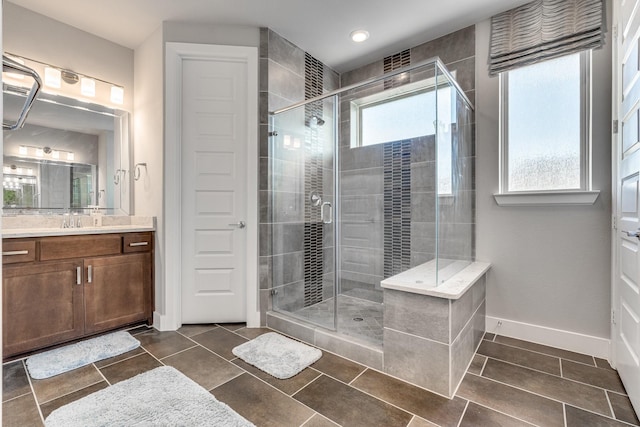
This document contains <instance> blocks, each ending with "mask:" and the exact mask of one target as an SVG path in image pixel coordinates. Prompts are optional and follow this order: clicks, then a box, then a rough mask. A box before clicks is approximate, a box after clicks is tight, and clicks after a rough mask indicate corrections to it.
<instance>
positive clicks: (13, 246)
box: [2, 240, 36, 264]
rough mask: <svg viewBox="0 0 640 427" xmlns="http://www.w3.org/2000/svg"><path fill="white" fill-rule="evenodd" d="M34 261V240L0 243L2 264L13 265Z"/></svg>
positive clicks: (4, 241)
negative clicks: (0, 245)
mask: <svg viewBox="0 0 640 427" xmlns="http://www.w3.org/2000/svg"><path fill="white" fill-rule="evenodd" d="M35 260H36V242H35V240H28V241H24V240H23V241H20V240H18V241H15V240H3V241H2V263H3V264H13V263H17V262H30V261H35Z"/></svg>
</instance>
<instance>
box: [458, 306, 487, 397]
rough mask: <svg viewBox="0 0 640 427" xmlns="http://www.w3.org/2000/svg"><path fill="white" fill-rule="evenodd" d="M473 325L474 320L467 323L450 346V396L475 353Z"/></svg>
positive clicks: (477, 314)
mask: <svg viewBox="0 0 640 427" xmlns="http://www.w3.org/2000/svg"><path fill="white" fill-rule="evenodd" d="M476 316H480V313H476ZM475 325H476V322H475V318H474V319H473V320H472V321H471V322H469V323H467V325H466V327H465V328H464V329H463V330H462V331H461V332H460V335H458V337H457V338H456V340H455V341H454V342H453V344H452V345H451V394H453V393H454V392H455V390H456V389H457V388H458V384H460V382H461V381H462V378H463V377H464V374H465V371H466V370H467V367H468V366H469V364H470V363H471V360H473V355H474V353H475V351H476V346H475V345H474V344H475V343H474V336H475Z"/></svg>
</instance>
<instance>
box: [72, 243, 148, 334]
mask: <svg viewBox="0 0 640 427" xmlns="http://www.w3.org/2000/svg"><path fill="white" fill-rule="evenodd" d="M84 264H85V274H86V278H85V290H84V292H85V313H86V323H85V329H86V332H87V333H94V332H100V331H104V330H107V329H112V328H117V327H119V326H123V325H127V324H129V323H134V322H139V321H142V320H146V319H148V318H149V317H150V316H151V254H150V253H134V254H130V255H121V256H117V257H103V258H91V259H85V262H84Z"/></svg>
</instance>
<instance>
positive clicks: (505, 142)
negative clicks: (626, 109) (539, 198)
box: [500, 51, 591, 194]
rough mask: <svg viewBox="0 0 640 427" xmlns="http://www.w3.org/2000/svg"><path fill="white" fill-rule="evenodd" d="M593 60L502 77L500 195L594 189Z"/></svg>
mask: <svg viewBox="0 0 640 427" xmlns="http://www.w3.org/2000/svg"><path fill="white" fill-rule="evenodd" d="M590 59H591V52H590V51H589V52H583V53H577V54H573V55H567V56H563V57H560V58H557V59H552V60H548V61H544V62H541V63H538V64H534V65H530V66H526V67H522V68H518V69H515V70H512V71H509V72H505V73H502V74H501V77H500V79H501V129H502V131H501V157H502V159H501V166H502V168H501V191H500V192H501V193H503V194H509V193H524V192H563V191H564V192H576V191H589V190H590V179H589V165H590V163H589V143H590V142H589V134H590V108H589V107H590V102H589V100H590V96H589V88H590V73H589V69H590Z"/></svg>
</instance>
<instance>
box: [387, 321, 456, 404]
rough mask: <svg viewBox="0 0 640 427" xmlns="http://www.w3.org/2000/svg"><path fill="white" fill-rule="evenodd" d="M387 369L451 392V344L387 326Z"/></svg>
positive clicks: (416, 381)
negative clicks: (405, 332)
mask: <svg viewBox="0 0 640 427" xmlns="http://www.w3.org/2000/svg"><path fill="white" fill-rule="evenodd" d="M384 372H385V373H388V374H390V375H393V376H395V377H398V378H400V379H403V380H405V381H408V382H410V383H412V384H416V385H418V386H420V387H424V388H426V389H427V390H431V391H434V392H436V393H440V394H442V395H444V396H449V346H448V345H447V344H441V343H438V342H436V341H430V340H426V339H422V338H418V337H415V336H413V335H408V334H403V333H401V332H397V331H394V330H392V329H388V328H386V327H385V328H384Z"/></svg>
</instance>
